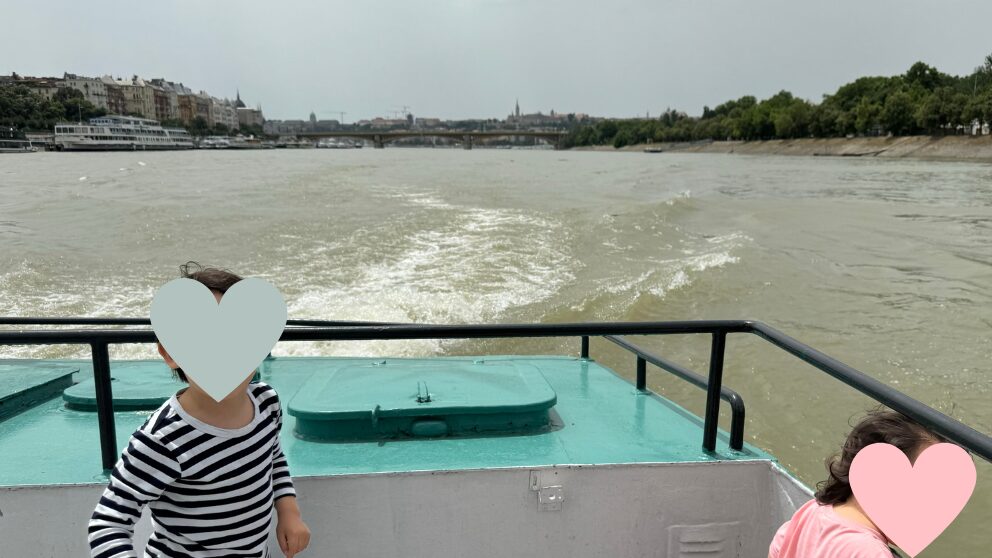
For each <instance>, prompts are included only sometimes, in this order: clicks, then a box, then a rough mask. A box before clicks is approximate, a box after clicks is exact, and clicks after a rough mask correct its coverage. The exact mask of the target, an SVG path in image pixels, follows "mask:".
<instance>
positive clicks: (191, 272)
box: [172, 262, 241, 383]
mask: <svg viewBox="0 0 992 558" xmlns="http://www.w3.org/2000/svg"><path fill="white" fill-rule="evenodd" d="M179 272H180V274H182V277H184V278H186V279H193V280H195V281H199V282H200V283H203V284H204V285H206V287H207V288H208V289H210V290H211V291H219V292H220V293H221V294H224V293H226V292H227V289H230V288H231V286H232V285H234V284H235V283H237V282H238V281H240V280H241V277H238V276H237V275H235V274H233V273H231V272H230V271H225V270H223V269H217V268H214V267H203V266H202V265H200V264H198V263H196V262H186V263H184V264H183V265H181V266H179ZM172 375H173V376H174V377H176V378H179V379H180V380H182V381H183V382H186V383H189V381H188V380H187V379H186V373H185V372H183V369H182V368H173V369H172Z"/></svg>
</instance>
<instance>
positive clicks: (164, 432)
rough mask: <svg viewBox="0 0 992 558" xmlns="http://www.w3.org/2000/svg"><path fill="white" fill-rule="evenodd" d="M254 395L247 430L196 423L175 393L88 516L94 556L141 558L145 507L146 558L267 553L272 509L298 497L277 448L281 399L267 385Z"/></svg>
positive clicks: (257, 386) (131, 446) (253, 387)
mask: <svg viewBox="0 0 992 558" xmlns="http://www.w3.org/2000/svg"><path fill="white" fill-rule="evenodd" d="M180 393H182V392H180ZM248 395H249V397H250V398H251V400H252V402H253V403H254V405H255V418H254V419H252V421H251V423H250V424H248V425H246V426H244V427H243V428H238V429H233V430H232V429H224V428H217V427H216V426H211V425H209V424H206V423H203V422H201V421H199V420H197V419H196V418H194V417H192V416H190V415H189V414H188V413H186V411H184V410H183V408H182V407H181V406H180V405H179V401H178V399H177V396H178V394H176V395H173V396H172V399H170V400H169V401H167V402H166V403H164V404H163V405H162V406H161V407H160V408H159V409H158V410H157V411H155V412H154V413H153V414H152V415H151V416H150V417H149V418H148V420H147V421H146V422H145V424H143V425H142V426H141V428H139V429H138V430H137V431H135V433H134V434H133V435H132V436H131V440H130V442H129V443H128V446H127V449H125V450H124V453H123V454H122V455H121V459H120V460H119V461H118V462H117V465H116V466H115V467H114V470H113V473H112V474H111V477H110V483H109V485H108V486H107V489H106V490H105V491H104V492H103V496H102V497H101V498H100V502H99V504H97V507H96V510H95V511H94V512H93V517H92V518H91V519H90V523H89V544H90V553H91V555H92V556H93V557H94V558H126V557H127V558H136V557H137V554H136V552H135V550H134V547H133V544H132V537H133V535H134V523H135V522H136V521H137V520H138V518H139V517H140V516H141V509H142V508H143V507H144V506H145V505H147V506H148V507H149V508H150V510H151V517H152V534H151V537H150V538H149V539H148V544H147V546H146V547H145V554H144V556H145V557H153V558H159V557H161V558H165V557H183V558H187V557H190V558H201V557H202V558H219V557H221V556H223V557H232V558H233V557H239V558H240V557H244V558H248V557H254V558H264V557H265V556H268V551H267V548H266V539H267V538H268V536H269V531H270V529H271V526H272V519H273V513H274V502H275V500H276V499H278V498H281V497H283V496H295V495H296V492H295V490H294V489H293V482H292V480H290V477H289V467H288V466H287V465H286V457H285V456H284V455H283V453H282V449H281V447H280V445H279V430H280V428H281V427H282V410H281V408H280V406H279V397H278V395H277V394H276V391H275V390H274V389H272V387H271V386H269V385H267V384H264V383H261V382H258V383H251V384H248Z"/></svg>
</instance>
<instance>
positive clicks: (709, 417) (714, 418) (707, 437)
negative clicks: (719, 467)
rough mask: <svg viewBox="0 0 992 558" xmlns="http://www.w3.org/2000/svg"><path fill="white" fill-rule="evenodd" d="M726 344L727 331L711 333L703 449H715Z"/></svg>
mask: <svg viewBox="0 0 992 558" xmlns="http://www.w3.org/2000/svg"><path fill="white" fill-rule="evenodd" d="M726 345H727V332H725V331H718V332H715V333H714V334H713V345H712V347H711V349H710V377H709V381H708V382H707V384H706V419H705V422H704V423H703V449H704V450H706V451H715V450H716V430H717V426H718V425H719V422H720V388H721V386H722V384H723V353H724V349H725V348H726Z"/></svg>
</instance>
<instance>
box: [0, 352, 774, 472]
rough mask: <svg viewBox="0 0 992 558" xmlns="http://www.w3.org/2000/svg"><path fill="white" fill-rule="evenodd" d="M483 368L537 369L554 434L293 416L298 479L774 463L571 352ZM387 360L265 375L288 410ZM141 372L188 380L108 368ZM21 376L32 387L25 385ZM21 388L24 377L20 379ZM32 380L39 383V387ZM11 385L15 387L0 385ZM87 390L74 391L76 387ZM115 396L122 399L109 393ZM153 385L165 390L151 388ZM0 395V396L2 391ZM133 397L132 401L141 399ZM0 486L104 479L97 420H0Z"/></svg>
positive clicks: (90, 415)
mask: <svg viewBox="0 0 992 558" xmlns="http://www.w3.org/2000/svg"><path fill="white" fill-rule="evenodd" d="M484 358H485V360H486V361H487V362H496V361H513V362H515V363H521V364H527V365H530V366H534V367H536V368H538V369H539V370H540V372H541V374H543V376H544V378H545V379H546V380H547V382H548V384H549V385H550V386H551V387H552V388H553V389H554V391H555V393H556V395H557V404H556V405H555V407H554V413H553V414H552V417H553V420H554V422H555V427H554V428H550V429H544V430H542V431H539V432H532V433H525V434H506V435H490V436H483V435H480V436H475V437H468V436H462V437H448V438H431V439H420V438H415V439H397V440H376V441H363V442H313V441H306V440H302V439H299V438H297V437H296V436H294V433H293V428H294V425H295V420H296V419H295V418H294V417H293V416H290V415H289V414H288V413H287V414H285V418H284V425H283V430H282V433H281V442H282V447H283V451H284V453H285V454H286V456H287V459H288V461H289V465H290V470H291V472H292V474H293V476H294V477H321V476H333V475H352V474H369V473H392V472H410V471H437V470H464V469H493V468H510V467H541V466H552V465H603V464H620V463H686V462H717V461H753V460H764V461H774V458H773V457H772V456H771V455H769V454H767V453H765V452H763V451H761V450H759V449H757V448H755V447H753V446H750V445H745V447H744V449H743V451H740V452H736V451H733V450H730V449H729V447H728V436H727V433H725V432H723V431H721V432H720V433H719V441H718V444H717V451H716V452H715V453H707V452H705V451H703V449H702V428H703V423H702V420H701V419H700V418H699V417H696V416H694V415H692V414H691V413H689V412H687V411H686V410H685V409H683V408H681V407H679V406H678V405H675V404H674V403H672V402H670V401H668V400H665V399H663V398H661V397H658V396H657V395H654V394H651V393H643V392H639V391H638V390H637V389H636V388H635V387H634V386H633V385H632V384H631V383H630V382H628V381H627V380H625V379H623V378H621V377H620V376H618V375H617V374H616V373H614V372H613V371H612V370H610V369H608V368H606V367H604V366H601V365H599V364H598V363H596V362H595V361H591V360H583V359H578V358H572V357H555V356H547V357H542V356H538V357H534V356H527V357H514V356H496V357H491V356H490V357H484ZM438 360H444V361H449V362H450V361H468V362H472V361H477V360H478V357H476V358H471V357H447V358H443V359H437V358H432V359H388V362H389V363H390V364H395V365H398V366H402V365H404V363H406V364H418V365H424V364H426V363H429V362H437V361H438ZM373 361H375V362H382V359H369V358H340V357H278V358H272V359H267V360H266V361H265V363H263V365H262V366H261V367H260V376H261V380H262V381H264V382H267V383H269V384H270V385H272V386H273V387H275V389H276V390H277V391H278V392H279V394H280V400H281V401H282V404H283V406H284V408H286V407H288V406H289V403H290V402H291V401H292V398H293V396H294V395H295V394H296V393H297V391H299V390H300V388H301V386H303V385H304V383H305V382H306V381H307V380H308V379H309V378H310V377H311V376H313V375H314V374H321V373H328V372H330V371H332V370H334V369H340V368H341V367H343V366H354V365H356V364H368V363H370V362H373ZM66 365H71V366H72V367H76V368H78V369H79V371H78V372H76V373H75V374H74V376H75V378H74V381H75V382H83V381H85V380H92V377H93V373H92V364H91V362H90V361H88V360H57V361H55V360H50V361H43V360H0V366H2V367H4V370H6V372H7V373H8V374H11V373H14V372H16V373H17V375H18V377H19V378H33V377H37V378H39V381H40V380H41V379H42V378H48V376H50V374H51V372H50V371H51V370H53V369H64V368H65V366H66ZM136 367H137V368H139V369H140V370H141V372H142V373H143V374H147V375H148V378H149V380H148V383H149V386H152V387H153V386H154V385H155V384H158V385H159V386H161V384H162V382H167V383H171V384H173V385H172V386H171V387H169V386H166V389H167V390H171V391H172V392H174V391H176V390H178V389H181V387H182V386H183V384H181V383H179V382H178V381H174V380H172V379H171V373H170V371H169V369H168V368H167V367H166V366H165V364H164V363H162V361H150V360H149V361H113V362H111V373H112V374H114V375H116V374H117V373H118V372H120V371H123V370H124V369H126V368H131V369H135V368H136ZM25 381H27V380H25ZM22 383H23V382H22ZM35 383H37V381H36V382H35ZM3 386H7V387H6V389H8V391H9V390H18V389H27V386H26V385H25V386H23V388H18V387H17V386H15V385H14V383H10V382H8V383H6V384H0V387H3ZM11 386H14V387H11ZM80 387H82V385H80V386H77V389H76V391H77V392H78V391H79V389H78V388H80ZM116 389H117V388H116V386H115V397H116V396H117V395H119V392H118V391H116ZM158 389H161V387H160V388H158ZM2 395H3V394H0V396H2ZM141 396H142V395H141V394H140V393H139V394H137V395H136V397H141ZM151 412H152V411H148V410H143V411H133V410H132V411H117V412H115V420H116V433H117V445H118V447H119V448H121V449H123V448H124V447H126V445H127V441H128V439H129V437H130V435H131V433H132V432H133V431H134V430H135V429H136V428H137V427H139V426H140V425H141V424H142V423H143V422H144V421H145V420H146V418H147V417H148V415H149V414H151ZM0 455H3V459H2V460H0V486H24V485H53V484H92V483H105V482H106V480H107V476H106V474H105V473H104V472H103V470H102V467H101V463H100V440H99V430H98V426H97V415H96V413H95V412H93V411H89V410H77V409H76V408H69V407H67V406H66V402H65V401H64V400H63V398H62V397H55V398H51V399H48V400H46V401H44V402H41V403H39V404H35V405H34V406H32V407H31V408H29V409H27V410H24V411H21V412H19V413H17V414H14V415H12V416H8V417H7V418H6V419H0Z"/></svg>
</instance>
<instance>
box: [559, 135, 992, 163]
mask: <svg viewBox="0 0 992 558" xmlns="http://www.w3.org/2000/svg"><path fill="white" fill-rule="evenodd" d="M576 149H582V150H590V151H641V152H643V151H644V150H645V149H659V150H661V152H668V151H678V152H681V153H736V154H744V155H800V156H806V157H815V156H823V157H892V158H905V157H910V158H920V159H933V160H948V161H984V162H992V136H948V137H932V136H907V137H891V138H890V137H871V138H818V139H814V138H805V139H793V140H767V141H714V142H705V143H701V142H693V143H652V144H638V145H629V146H626V147H622V148H620V149H614V148H613V147H612V146H605V145H602V146H594V147H580V148H576Z"/></svg>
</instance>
